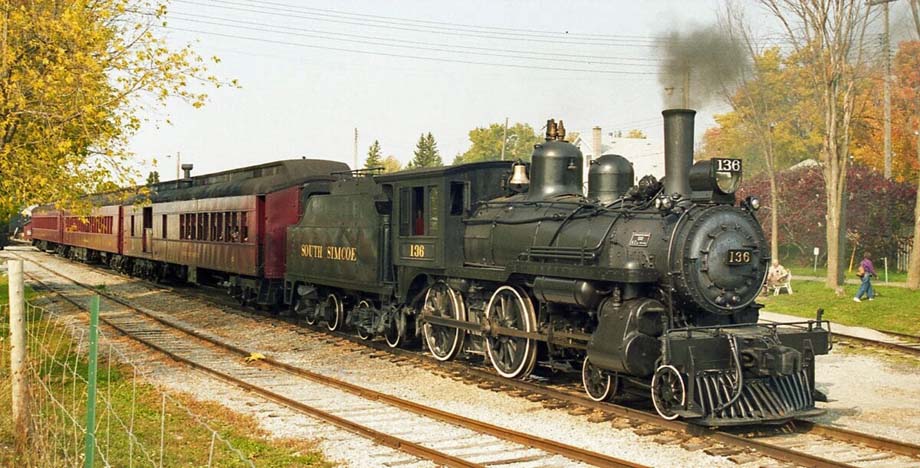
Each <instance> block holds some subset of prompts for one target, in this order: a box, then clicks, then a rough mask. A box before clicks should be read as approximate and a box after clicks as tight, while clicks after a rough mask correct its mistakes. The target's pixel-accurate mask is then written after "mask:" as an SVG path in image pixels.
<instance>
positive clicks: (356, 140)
mask: <svg viewBox="0 0 920 468" xmlns="http://www.w3.org/2000/svg"><path fill="white" fill-rule="evenodd" d="M352 168H354V169H357V168H358V127H355V165H354V166H352Z"/></svg>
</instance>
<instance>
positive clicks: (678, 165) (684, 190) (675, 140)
mask: <svg viewBox="0 0 920 468" xmlns="http://www.w3.org/2000/svg"><path fill="white" fill-rule="evenodd" d="M661 115H663V116H664V189H665V193H667V194H668V195H671V194H674V193H679V194H680V195H681V197H682V198H690V195H691V192H690V166H692V165H693V119H694V117H695V116H696V111H694V110H690V109H667V110H665V111H663V112H662V113H661Z"/></svg>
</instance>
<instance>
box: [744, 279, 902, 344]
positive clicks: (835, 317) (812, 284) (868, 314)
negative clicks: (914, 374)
mask: <svg viewBox="0 0 920 468" xmlns="http://www.w3.org/2000/svg"><path fill="white" fill-rule="evenodd" d="M873 286H874V287H875V293H876V298H875V300H874V301H863V302H853V296H854V295H855V294H856V289H857V288H858V286H857V285H855V284H848V285H846V286H845V287H844V290H845V291H846V294H845V295H844V296H843V297H837V296H836V295H835V294H834V292H833V291H832V290H830V289H827V288H825V287H824V283H823V282H818V281H795V278H794V277H793V282H792V287H793V289H794V290H795V294H792V295H788V294H781V295H779V296H768V297H765V298H761V299H760V301H761V302H763V303H764V304H765V305H766V307H765V310H767V311H770V312H779V313H783V314H789V315H796V316H800V317H806V318H814V317H815V311H816V310H817V309H819V308H822V309H824V318H826V319H828V320H831V321H833V322H838V323H842V324H844V325H854V326H860V327H867V328H874V329H876V330H890V331H894V332H900V333H909V334H912V335H920V291H911V290H910V289H905V288H896V287H891V286H889V287H886V286H884V285H882V284H878V285H875V284H874V285H873Z"/></svg>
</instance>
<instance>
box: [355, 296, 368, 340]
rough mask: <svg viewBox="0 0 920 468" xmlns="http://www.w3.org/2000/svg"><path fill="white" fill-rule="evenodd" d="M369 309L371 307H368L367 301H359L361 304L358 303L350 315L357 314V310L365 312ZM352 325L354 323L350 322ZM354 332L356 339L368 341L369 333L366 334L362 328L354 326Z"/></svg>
mask: <svg viewBox="0 0 920 468" xmlns="http://www.w3.org/2000/svg"><path fill="white" fill-rule="evenodd" d="M371 308H372V307H371V305H370V304H369V303H368V302H367V301H361V302H359V303H358V306H357V307H355V309H354V310H353V311H352V313H358V311H359V310H362V309H364V310H367V309H371ZM352 323H354V322H352ZM355 331H356V332H357V333H358V338H361V339H362V340H369V339H370V338H371V335H370V333H368V332H367V331H366V330H365V329H364V327H361V326H355Z"/></svg>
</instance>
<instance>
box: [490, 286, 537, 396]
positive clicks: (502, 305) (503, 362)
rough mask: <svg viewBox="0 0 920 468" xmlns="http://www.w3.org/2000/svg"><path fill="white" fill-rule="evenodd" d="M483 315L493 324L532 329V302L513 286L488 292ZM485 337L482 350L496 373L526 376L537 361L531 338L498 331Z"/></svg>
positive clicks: (533, 321) (507, 376) (534, 322)
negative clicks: (487, 303) (490, 294)
mask: <svg viewBox="0 0 920 468" xmlns="http://www.w3.org/2000/svg"><path fill="white" fill-rule="evenodd" d="M486 318H487V319H488V320H489V321H490V323H491V324H492V326H496V327H502V328H511V329H515V330H519V331H525V332H532V331H535V330H536V324H537V316H536V314H535V313H534V309H533V303H532V302H531V301H530V298H529V297H527V295H526V294H525V293H523V292H522V291H521V290H519V289H517V288H515V287H513V286H502V287H500V288H498V290H497V291H495V293H494V294H492V298H491V299H489V305H488V306H486ZM485 338H486V339H485V344H486V354H487V355H488V356H489V360H490V361H492V367H494V368H495V370H496V371H497V372H498V374H499V375H501V376H502V377H506V378H509V379H514V378H517V377H526V376H527V375H528V374H530V372H531V371H533V368H534V365H535V364H536V361H537V343H536V341H535V340H532V339H530V338H521V337H516V336H510V335H502V334H496V335H489V336H486V337H485Z"/></svg>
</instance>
